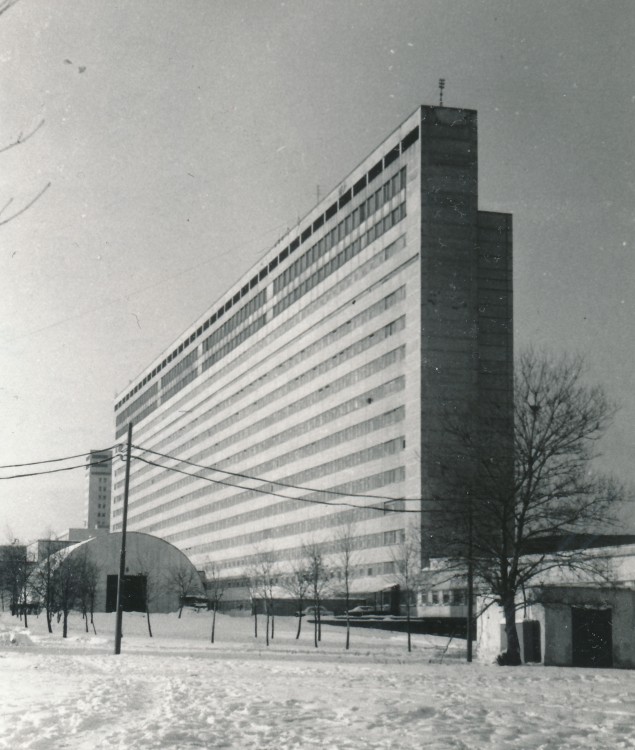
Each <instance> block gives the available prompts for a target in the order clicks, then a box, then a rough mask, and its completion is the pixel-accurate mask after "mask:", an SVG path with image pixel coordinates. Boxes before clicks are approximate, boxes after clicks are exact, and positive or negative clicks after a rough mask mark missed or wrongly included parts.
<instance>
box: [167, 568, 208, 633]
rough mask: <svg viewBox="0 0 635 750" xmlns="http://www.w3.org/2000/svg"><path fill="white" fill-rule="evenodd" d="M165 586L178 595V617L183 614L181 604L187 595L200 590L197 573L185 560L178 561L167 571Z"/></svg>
mask: <svg viewBox="0 0 635 750" xmlns="http://www.w3.org/2000/svg"><path fill="white" fill-rule="evenodd" d="M166 586H167V588H168V589H169V590H171V591H176V593H177V594H178V597H179V619H181V615H182V614H183V606H184V604H185V600H186V598H187V597H188V596H194V595H195V594H198V593H199V592H200V591H201V581H200V578H199V575H198V573H197V572H196V571H195V570H194V569H193V568H192V566H191V565H190V564H189V562H188V563H186V562H185V561H183V560H181V561H179V563H178V565H176V566H175V567H174V568H172V569H171V570H170V571H168V573H167V576H166Z"/></svg>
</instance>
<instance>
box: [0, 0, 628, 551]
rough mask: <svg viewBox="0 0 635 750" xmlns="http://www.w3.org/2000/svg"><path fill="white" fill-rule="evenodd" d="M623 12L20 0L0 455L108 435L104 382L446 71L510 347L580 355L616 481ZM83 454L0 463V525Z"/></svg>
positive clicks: (228, 278) (532, 2) (253, 252)
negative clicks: (486, 218) (602, 418)
mask: <svg viewBox="0 0 635 750" xmlns="http://www.w3.org/2000/svg"><path fill="white" fill-rule="evenodd" d="M634 38H635V3H633V2H631V1H630V0H622V1H617V2H610V1H608V0H606V1H605V2H600V1H599V0H596V1H594V2H590V1H588V0H587V1H585V0H545V1H544V2H543V1H541V0H416V1H415V0H375V1H370V0H355V1H353V0H299V1H298V2H280V1H279V0H254V1H253V2H246V1H244V0H231V1H230V0H223V1H221V0H181V2H177V3H168V2H157V0H134V1H133V0H129V1H128V2H124V1H123V0H118V1H116V2H113V0H72V1H71V0H55V1H54V2H53V0H20V2H18V4H17V5H15V6H14V7H13V8H12V9H11V10H9V11H8V12H7V13H5V14H4V15H2V16H0V60H1V63H2V85H1V86H0V113H1V118H0V145H2V144H8V143H10V142H11V141H12V140H14V139H15V138H16V137H17V136H18V134H19V133H20V132H23V133H28V132H29V131H30V130H32V129H33V128H35V127H36V126H37V125H38V123H39V122H40V121H41V120H44V125H43V126H42V127H41V128H40V129H39V130H38V132H37V133H36V134H35V135H34V136H33V137H32V138H31V139H29V140H28V141H26V142H25V143H24V144H22V145H20V146H18V147H16V148H13V149H11V150H9V151H5V152H4V153H1V154H0V207H2V206H4V205H5V204H6V203H7V202H8V201H9V200H10V199H13V201H12V203H11V204H10V205H9V206H8V208H6V209H5V211H4V212H3V213H2V214H1V215H0V219H3V218H7V217H8V216H9V215H11V213H12V212H14V211H18V210H19V209H20V207H21V206H23V205H25V204H26V203H28V202H29V200H30V199H31V198H32V197H33V196H35V195H36V194H37V193H38V192H39V191H40V190H41V189H42V188H44V187H45V186H46V184H47V183H48V182H49V181H50V183H51V187H50V188H49V189H48V190H46V192H45V193H44V195H43V196H42V198H41V199H40V200H38V201H37V202H36V203H35V204H34V205H33V206H32V207H31V208H30V209H29V210H28V211H26V212H24V213H23V214H22V215H20V216H19V217H18V218H16V219H15V220H13V221H11V222H9V223H7V224H5V225H3V226H0V409H1V411H0V464H2V465H8V464H15V463H26V462H33V461H40V460H44V459H49V458H55V457H62V456H68V455H73V454H82V453H85V452H86V451H88V450H89V449H91V448H101V447H106V446H109V445H111V444H113V443H114V427H113V423H114V418H113V407H114V402H115V396H116V394H118V393H121V391H123V390H124V389H125V388H126V386H127V385H128V383H129V381H130V380H131V379H132V378H133V377H135V376H136V375H137V374H138V373H139V372H140V371H141V370H142V369H143V368H144V367H145V366H146V365H147V364H149V363H150V361H151V360H152V359H153V358H154V357H156V356H157V355H158V354H159V353H161V352H162V351H163V349H165V348H166V347H167V346H168V345H169V344H171V343H172V342H173V341H174V340H175V339H176V338H177V337H178V336H179V335H180V334H181V333H182V332H183V331H184V329H186V328H187V326H188V325H190V324H191V323H192V322H193V321H194V320H195V319H196V318H197V317H198V316H199V315H201V314H202V313H203V312H204V311H205V310H206V309H207V308H208V307H209V306H210V305H211V304H212V303H213V302H214V301H215V300H216V299H217V298H218V297H219V296H220V295H221V294H222V293H223V292H224V290H225V289H226V288H227V287H228V286H229V285H230V284H231V283H233V282H234V281H236V279H237V278H238V277H239V276H240V275H241V274H242V273H243V272H244V271H246V270H247V269H248V268H249V267H251V266H252V265H253V264H254V263H256V262H257V260H258V258H259V256H260V255H261V254H262V253H263V252H264V251H266V250H267V249H268V248H269V247H270V246H271V245H272V244H273V243H274V242H275V240H276V239H277V238H278V237H279V236H280V235H281V234H282V233H283V232H284V231H285V229H286V228H287V227H290V226H293V225H294V224H295V223H296V221H297V220H298V218H299V217H301V216H303V215H304V214H305V213H306V212H307V211H308V210H309V209H310V208H311V207H312V206H313V205H314V203H315V202H316V196H317V194H318V190H321V191H322V194H324V193H325V192H326V191H328V190H330V189H331V188H333V187H334V186H335V185H336V184H337V183H338V182H339V181H340V180H341V179H342V178H343V177H344V176H345V175H346V174H347V173H348V172H349V171H350V170H351V169H353V167H355V166H356V164H357V163H359V162H360V161H361V160H362V159H363V158H364V157H365V156H366V155H367V154H368V153H369V152H370V151H371V150H372V149H373V148H374V147H375V146H376V145H377V144H378V143H379V142H380V141H381V140H383V139H384V138H385V137H386V136H387V135H388V134H389V133H390V132H391V131H392V130H393V129H394V128H395V127H396V126H397V125H399V124H400V123H401V122H402V121H403V120H404V119H405V118H406V117H407V116H408V115H409V114H411V113H412V112H413V111H414V110H415V109H416V108H417V107H418V106H419V105H420V104H436V103H438V79H439V78H440V77H444V78H445V79H446V80H447V85H446V89H445V95H444V101H445V103H446V104H447V105H448V106H456V107H468V108H473V109H476V110H478V113H479V190H480V208H481V209H484V210H494V211H506V212H510V213H512V214H513V215H514V255H515V272H514V284H515V310H514V312H515V343H516V347H517V349H520V348H522V347H524V346H526V345H528V344H534V345H536V346H547V347H550V348H552V349H554V350H556V351H560V350H566V351H570V352H580V353H582V354H584V355H585V357H586V359H587V362H588V365H589V377H590V379H591V380H593V381H599V382H602V383H603V384H605V385H606V387H607V389H608V390H609V393H610V394H611V395H612V396H614V397H615V398H616V399H618V400H619V401H620V403H621V405H622V409H621V411H620V413H619V416H618V418H617V419H616V422H615V425H614V427H613V429H612V431H611V432H610V434H609V436H608V437H607V439H606V440H605V441H604V444H603V448H604V456H605V458H604V461H603V465H604V467H605V468H606V469H608V470H610V471H613V472H615V473H617V474H618V475H619V476H620V477H622V478H623V479H625V480H629V481H635V375H634V359H635V357H634V354H635V343H634V339H635V336H634V335H633V330H632V329H633V326H632V322H633V320H634V313H635V257H634V242H633V240H634V236H633V219H634V206H635V196H634V192H635V191H634V183H635V174H634V172H633V143H635V52H634V48H635V45H634V44H633V39H634ZM80 462H81V459H80ZM37 468H38V467H35V469H37ZM16 471H18V470H16ZM19 471H25V469H21V470H19ZM11 473H12V470H1V471H0V475H2V476H6V475H7V474H11ZM83 474H84V472H83V471H81V470H80V471H74V472H67V473H59V474H49V475H46V476H41V477H35V478H30V479H12V480H0V537H6V536H7V535H9V534H10V535H12V536H18V537H21V538H23V539H32V538H35V537H37V536H39V535H41V534H45V533H47V531H48V530H52V531H56V532H57V531H63V530H64V529H65V528H68V527H69V526H81V525H83V520H84V515H83V502H84V476H83ZM0 541H3V540H0Z"/></svg>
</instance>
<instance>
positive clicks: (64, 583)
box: [53, 551, 83, 638]
mask: <svg viewBox="0 0 635 750" xmlns="http://www.w3.org/2000/svg"><path fill="white" fill-rule="evenodd" d="M55 558H56V560H55V568H54V571H53V586H54V601H55V609H56V611H57V613H58V622H59V615H60V614H61V615H62V617H63V618H64V619H63V625H62V637H63V638H67V637H68V615H69V613H70V611H71V610H72V609H75V607H76V606H77V602H78V599H79V596H80V592H81V588H82V574H83V570H82V567H83V561H82V559H81V558H80V557H78V556H75V555H72V554H69V555H64V553H63V551H62V552H58V553H56V555H55Z"/></svg>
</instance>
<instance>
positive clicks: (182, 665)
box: [0, 611, 635, 750]
mask: <svg viewBox="0 0 635 750" xmlns="http://www.w3.org/2000/svg"><path fill="white" fill-rule="evenodd" d="M95 624H96V628H97V635H94V634H87V633H85V632H84V624H83V622H82V620H81V617H79V616H78V615H74V616H73V617H72V620H71V628H70V632H69V638H68V639H66V640H63V639H62V638H61V635H60V632H61V629H60V628H59V627H56V632H55V633H54V634H53V635H48V634H47V633H46V623H45V619H44V616H43V615H41V616H40V617H39V618H35V617H33V618H29V629H28V631H24V630H23V629H22V628H21V626H20V623H19V621H17V620H16V619H15V618H11V617H9V616H8V615H7V614H6V613H5V614H3V615H2V616H0V700H1V701H2V704H1V705H2V710H1V711H0V748H7V749H9V748H10V749H11V750H22V749H23V748H24V749H26V748H29V749H30V748H41V749H42V750H44V748H46V750H62V749H63V748H82V749H85V750H93V749H97V748H117V749H118V748H121V749H123V748H125V749H126V750H136V749H137V748H178V749H179V750H181V749H183V750H185V749H187V748H237V749H238V748H240V749H241V750H242V749H243V748H268V749H271V750H285V749H287V748H288V749H289V750H290V749H291V748H303V749H305V748H320V750H328V749H332V750H339V749H340V748H341V749H342V750H344V749H346V748H390V749H392V748H400V750H401V749H403V750H410V748H417V749H419V748H422V747H425V748H427V749H430V750H436V749H439V750H441V749H446V748H448V749H449V748H457V749H458V748H470V749H472V748H473V749H474V750H489V749H491V750H494V748H496V749H499V748H519V749H521V750H534V749H535V750H538V749H539V748H540V749H547V748H550V749H551V748H553V750H567V749H571V750H574V749H575V750H578V749H579V748H607V750H608V749H609V748H610V749H611V750H613V749H617V748H635V673H634V672H629V671H619V670H602V669H599V670H591V669H560V668H549V667H547V668H545V667H539V666H533V667H518V668H500V667H497V666H494V665H482V664H478V663H474V664H466V663H465V661H464V657H465V654H464V643H461V642H451V643H449V644H448V641H447V639H444V638H439V637H433V636H422V635H417V636H414V637H413V652H412V653H410V654H409V653H408V652H407V650H406V636H405V634H403V633H397V634H394V633H389V632H386V631H378V630H377V631H373V630H369V629H359V630H356V629H353V631H352V639H351V649H350V651H348V652H346V651H345V650H344V638H345V631H344V629H343V628H340V627H331V626H328V625H324V626H323V628H322V630H323V632H322V641H321V643H320V645H319V648H317V649H316V648H315V647H314V645H313V637H312V635H313V634H312V627H311V625H310V624H309V623H305V624H304V626H303V633H302V636H301V638H300V640H296V639H295V627H296V625H297V620H295V618H292V617H290V618H276V623H275V627H276V630H275V638H274V640H273V641H272V642H271V645H270V646H269V647H268V648H267V647H266V645H265V639H264V620H262V619H261V620H260V623H259V627H260V637H259V638H258V639H255V638H254V635H253V620H252V619H251V618H248V617H230V616H226V615H223V616H219V617H218V621H217V631H216V643H215V644H213V645H212V644H211V643H210V642H209V636H210V625H211V615H210V614H209V613H207V612H199V613H196V612H192V611H186V612H184V614H183V618H182V619H180V620H179V619H177V617H176V615H153V616H152V627H153V632H154V637H153V638H149V637H148V634H147V627H146V620H145V617H144V616H143V615H140V614H125V615H124V638H123V642H122V653H121V654H120V655H119V656H115V655H114V654H113V648H114V646H113V644H114V638H113V634H114V616H112V615H97V616H96V617H95Z"/></svg>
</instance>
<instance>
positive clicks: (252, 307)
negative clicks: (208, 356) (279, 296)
mask: <svg viewBox="0 0 635 750" xmlns="http://www.w3.org/2000/svg"><path fill="white" fill-rule="evenodd" d="M266 301H267V290H266V289H263V290H262V291H261V292H258V294H257V295H256V296H255V297H253V298H252V299H250V300H249V302H247V304H246V305H244V306H243V307H241V308H240V310H239V311H238V312H237V313H236V314H235V315H232V317H231V318H230V319H229V320H228V321H226V322H225V323H223V325H222V326H220V328H217V329H216V330H215V331H214V333H212V334H210V335H209V336H208V337H207V338H206V339H205V341H203V351H204V352H207V351H209V350H210V349H211V348H212V347H213V346H214V344H217V343H218V342H219V341H220V340H221V339H223V338H225V336H227V335H229V334H230V333H231V332H232V331H233V330H234V329H236V328H238V326H239V325H240V324H241V323H242V322H244V321H245V320H247V318H248V317H249V316H250V315H252V314H253V313H254V312H256V310H259V309H260V308H261V307H262V306H263V305H264V304H265V302H266Z"/></svg>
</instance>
